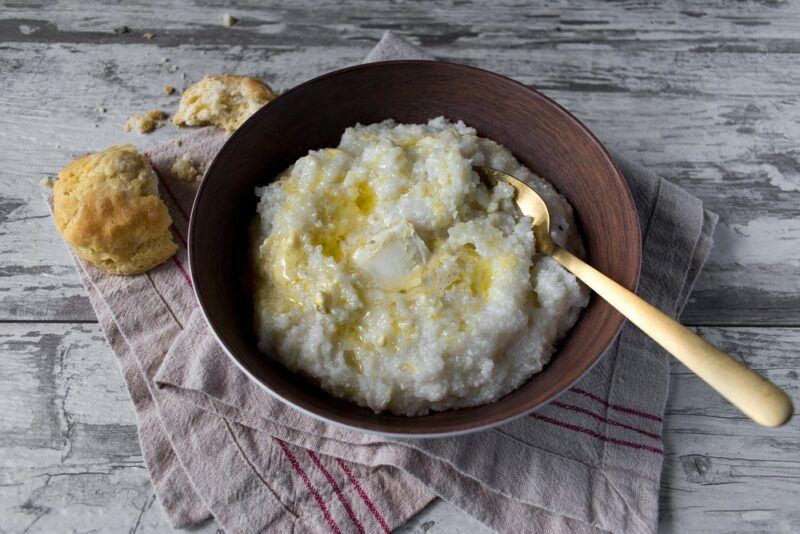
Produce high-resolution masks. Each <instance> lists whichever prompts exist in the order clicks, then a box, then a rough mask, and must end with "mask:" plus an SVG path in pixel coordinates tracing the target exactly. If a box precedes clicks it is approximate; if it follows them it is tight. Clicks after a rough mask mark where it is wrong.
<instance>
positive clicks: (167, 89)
mask: <svg viewBox="0 0 800 534" xmlns="http://www.w3.org/2000/svg"><path fill="white" fill-rule="evenodd" d="M162 91H164V94H165V95H171V94H172V93H174V92H175V88H174V87H172V86H171V85H165V86H164V88H163V89H162Z"/></svg>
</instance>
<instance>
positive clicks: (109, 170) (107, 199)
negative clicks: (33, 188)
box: [53, 145, 178, 274]
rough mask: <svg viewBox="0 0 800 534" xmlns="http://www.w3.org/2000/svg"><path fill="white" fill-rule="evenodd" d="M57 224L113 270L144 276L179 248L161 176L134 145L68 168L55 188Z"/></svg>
mask: <svg viewBox="0 0 800 534" xmlns="http://www.w3.org/2000/svg"><path fill="white" fill-rule="evenodd" d="M53 215H54V218H55V222H56V228H58V231H59V232H60V233H61V235H62V236H63V237H64V239H65V240H66V241H67V243H69V245H70V246H71V247H72V249H73V250H74V251H75V253H76V254H77V255H78V256H80V257H81V258H83V259H84V260H86V261H87V262H89V263H91V264H93V265H96V266H97V267H99V268H100V269H102V270H103V271H105V272H107V273H110V274H139V273H143V272H145V271H148V270H150V269H152V268H153V267H155V266H156V265H159V264H160V263H163V262H164V261H166V260H167V259H169V258H170V257H171V256H172V255H173V254H174V253H175V251H176V250H177V249H178V247H177V245H176V244H175V242H174V241H173V240H172V234H171V233H170V226H171V225H172V218H171V217H170V215H169V211H168V210H167V206H166V205H165V204H164V202H162V201H161V199H160V198H159V197H158V176H157V175H156V173H155V171H154V170H153V169H152V168H151V167H150V162H149V161H148V160H147V158H145V157H144V156H142V155H140V154H139V153H138V152H137V151H136V149H135V148H134V147H133V146H132V145H121V146H115V147H111V148H109V149H107V150H104V151H102V152H98V153H96V154H89V155H88V156H84V157H82V158H80V159H78V160H76V161H73V162H72V163H71V164H69V165H68V166H66V167H65V168H64V169H62V171H61V172H60V173H59V174H58V181H57V182H56V183H55V185H54V187H53Z"/></svg>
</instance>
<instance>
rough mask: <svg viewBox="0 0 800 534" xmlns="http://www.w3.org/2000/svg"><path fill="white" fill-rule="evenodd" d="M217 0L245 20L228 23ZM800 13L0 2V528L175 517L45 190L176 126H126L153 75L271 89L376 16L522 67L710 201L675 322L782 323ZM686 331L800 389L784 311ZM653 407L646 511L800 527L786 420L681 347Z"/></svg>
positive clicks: (349, 42) (792, 207)
mask: <svg viewBox="0 0 800 534" xmlns="http://www.w3.org/2000/svg"><path fill="white" fill-rule="evenodd" d="M224 12H229V13H231V14H232V15H234V16H236V17H238V18H240V22H239V24H237V25H236V26H234V27H232V28H226V27H224V26H222V24H221V23H220V20H221V19H220V17H221V15H222V13H224ZM123 26H127V27H128V29H129V31H128V32H127V33H116V32H115V31H114V30H115V28H117V29H120V28H122V27H123ZM798 27H800V4H798V3H797V2H782V1H771V0H763V1H747V2H736V3H733V2H727V1H722V0H713V1H710V2H704V3H702V4H694V3H687V2H680V1H669V2H665V3H663V4H653V3H650V2H642V1H639V0H624V1H622V2H615V3H613V4H606V3H601V2H593V1H592V2H577V1H575V2H560V3H551V2H544V1H543V0H536V1H533V2H525V3H520V2H513V1H509V0H503V1H498V2H493V3H492V4H491V5H487V4H485V3H484V2H480V1H478V0H452V1H439V2H426V3H412V2H390V1H377V2H371V1H367V0H348V1H346V2H312V1H311V0H298V1H295V2H292V3H282V5H280V4H278V3H277V2H260V1H256V0H248V1H247V2H244V1H241V0H237V1H234V2H221V1H215V0H210V1H202V2H200V1H198V2H187V1H184V2H174V3H170V4H169V5H162V3H156V2H153V1H146V0H135V1H134V2H126V3H125V5H113V6H111V5H108V6H106V5H102V4H99V3H97V2H93V1H81V2H78V1H76V0H63V1H55V0H41V1H30V2H20V1H16V2H0V80H2V91H0V155H2V156H1V157H2V165H0V255H1V256H0V257H2V260H0V322H5V324H0V335H2V340H1V341H0V347H2V354H3V358H2V359H0V409H2V411H0V413H2V415H0V476H1V477H2V478H0V519H2V521H0V523H1V524H2V527H0V528H3V529H4V530H8V531H10V532H21V531H24V530H25V529H26V528H27V529H28V531H29V532H51V531H54V530H61V531H63V530H70V529H75V530H82V531H83V530H91V529H97V530H105V531H112V530H114V531H118V530H131V531H134V530H135V531H139V532H142V531H149V532H156V531H159V532H160V531H165V530H166V529H167V525H166V523H165V522H164V518H163V515H162V513H161V511H160V510H159V509H158V506H157V505H156V506H154V505H153V499H152V490H151V489H150V486H149V483H148V481H147V475H146V472H145V470H144V469H143V467H142V463H141V456H140V455H139V453H138V447H137V446H136V441H135V421H134V415H133V412H132V409H131V407H130V403H129V400H128V399H127V393H126V392H125V391H124V386H123V385H122V379H121V377H120V376H119V372H118V370H117V368H116V363H115V362H113V354H112V353H111V351H110V350H109V349H108V348H106V347H105V345H104V342H103V340H102V335H101V334H100V332H99V330H98V328H97V326H96V325H94V324H80V323H81V322H87V323H92V322H94V314H93V313H92V310H91V307H90V306H89V303H88V300H87V299H86V298H85V296H84V293H83V289H82V288H81V286H80V282H79V280H78V277H77V276H76V275H75V273H74V271H73V267H72V265H71V263H70V260H69V256H68V255H67V253H66V250H65V249H64V247H63V245H62V244H61V242H60V240H59V239H58V236H57V234H56V232H55V229H54V228H53V225H52V222H51V221H50V219H49V218H48V214H47V210H46V207H45V205H44V202H42V201H41V195H42V190H41V189H40V188H39V186H38V185H37V183H38V181H39V179H40V178H41V177H42V176H46V175H52V174H53V173H55V172H56V171H57V170H58V169H59V168H61V167H62V166H63V165H65V164H66V163H68V162H69V161H70V160H71V159H72V158H73V157H74V156H76V155H78V154H81V153H83V152H86V151H88V150H94V149H101V148H105V147H106V146H108V145H110V144H114V143H120V142H126V141H132V142H134V143H136V144H137V146H139V147H141V148H146V147H147V146H150V145H152V144H154V143H156V142H158V141H159V140H164V139H168V138H169V137H170V136H172V135H174V130H172V128H171V127H165V128H163V129H162V130H159V131H157V132H156V133H154V134H153V135H151V136H137V135H133V134H124V133H123V132H122V125H123V123H124V121H125V119H126V118H127V117H128V116H129V115H130V114H132V113H138V112H141V111H144V110H147V109H151V108H153V107H162V108H164V109H167V110H168V111H171V110H174V109H175V106H176V103H177V97H167V96H164V95H162V94H161V87H162V86H163V85H164V84H170V85H174V86H176V87H178V88H182V87H185V86H186V85H187V84H188V83H189V82H191V81H194V80H197V79H199V78H200V77H201V76H202V75H204V74H206V73H211V74H213V73H218V72H234V73H241V74H251V75H254V76H258V77H262V78H263V79H265V80H267V81H268V82H270V83H271V84H272V85H273V86H274V87H275V88H277V89H285V88H288V87H291V86H293V85H295V84H297V83H298V82H300V81H303V80H306V79H308V78H311V77H312V76H314V75H316V74H319V73H321V72H325V71H328V70H331V69H334V68H339V67H343V66H346V65H350V64H354V63H357V62H359V61H360V60H361V59H362V58H363V57H364V55H366V53H367V52H368V51H369V49H370V48H371V47H372V46H373V45H374V44H375V43H376V42H377V40H378V39H379V37H380V35H381V34H382V33H383V31H384V30H385V29H391V30H393V31H395V32H397V33H398V34H400V35H403V36H405V37H407V38H409V39H410V40H411V41H412V42H415V43H417V44H420V45H423V46H424V47H425V48H426V49H427V50H428V51H430V52H431V53H432V54H434V55H435V56H436V57H438V58H442V59H447V60H452V61H458V62H464V63H468V64H472V65H476V66H480V67H484V68H488V69H491V70H495V71H497V72H500V73H502V74H506V75H509V76H512V77H514V78H516V79H519V80H521V81H523V82H525V83H529V84H533V85H534V86H536V87H537V88H539V89H541V90H542V91H543V92H544V93H545V94H547V95H548V96H551V97H552V98H554V99H556V100H557V101H558V102H560V103H562V104H563V105H565V106H566V107H567V108H568V109H570V110H572V111H574V112H575V113H576V115H577V116H578V117H579V118H580V119H581V120H583V121H585V122H586V123H587V124H588V125H589V126H590V128H592V129H593V130H594V131H595V133H597V134H598V136H600V138H601V139H602V140H603V141H604V142H605V143H606V145H607V146H608V147H609V148H611V149H614V150H617V151H619V152H620V153H622V154H625V155H626V156H628V157H629V159H631V160H633V161H636V162H639V163H643V164H645V165H646V166H648V167H649V168H650V169H652V170H654V171H655V172H658V173H660V174H662V175H664V176H666V177H669V178H671V179H673V180H675V181H676V182H677V183H679V184H680V185H681V186H683V187H685V188H687V189H688V190H690V191H691V192H692V193H694V194H696V195H698V196H700V197H701V198H702V199H703V201H704V202H705V203H706V205H707V206H708V207H709V208H711V209H713V210H715V211H717V212H718V213H720V215H721V223H720V226H719V227H718V230H717V234H716V245H715V248H714V251H713V253H712V258H711V260H710V262H709V264H708V265H707V267H706V269H705V270H704V272H703V274H702V276H701V278H700V280H699V282H698V285H697V287H696V290H695V292H694V294H693V295H692V297H691V302H690V304H689V306H688V307H687V309H686V310H685V312H684V314H683V317H682V319H683V321H684V322H688V323H691V324H695V325H742V326H748V325H749V326H753V327H755V326H773V327H777V326H785V327H790V326H795V327H796V326H800V217H798V215H800V148H798V147H800V142H798V141H800V94H798V91H797V87H798V86H800V83H799V82H800V32H798V31H797V28H798ZM148 31H150V32H153V33H154V34H155V37H154V39H152V40H146V39H145V38H143V37H142V34H143V33H144V32H148ZM162 58H166V59H167V61H166V62H162ZM9 321H22V322H21V323H13V322H9ZM42 321H63V322H64V324H42V323H41V322H42ZM702 333H703V335H709V336H710V340H711V341H712V342H715V343H720V344H721V345H722V347H723V348H724V349H725V350H726V351H728V352H730V353H732V354H738V355H743V356H745V359H746V360H747V362H748V363H749V364H750V365H752V366H754V367H756V368H758V369H762V370H764V371H766V372H767V374H768V376H769V377H770V378H771V379H773V380H775V381H776V382H778V384H780V385H783V386H786V387H787V388H789V390H790V392H791V394H792V396H793V397H794V398H795V399H797V398H798V392H797V387H798V377H797V359H796V353H797V347H798V346H800V332H798V330H797V329H794V328H735V329H734V328H705V329H703V330H702ZM666 424H667V431H666V436H665V441H666V444H665V445H666V448H667V450H668V452H669V454H668V456H667V458H666V463H665V471H664V483H663V488H662V499H661V501H662V520H661V525H662V530H664V531H665V532H700V531H702V532H743V531H753V530H759V531H797V530H800V517H799V516H800V507H798V505H797V502H798V501H799V500H800V499H798V498H797V497H798V495H797V492H798V487H800V484H799V483H798V480H800V479H798V478H797V476H798V474H797V466H798V465H800V459H799V458H798V447H797V443H798V437H799V436H798V435H797V433H798V428H797V423H796V422H793V423H792V424H791V425H790V426H789V427H787V428H785V429H781V430H780V431H778V432H777V433H773V431H763V430H761V429H757V428H756V427H755V426H752V425H751V424H749V423H747V422H746V421H744V420H743V419H741V418H740V417H739V416H738V415H737V414H736V413H735V412H734V411H733V410H732V408H730V407H729V406H727V405H725V404H724V403H721V402H720V401H719V399H718V398H717V397H716V396H714V395H713V394H712V393H710V391H709V390H707V388H705V386H703V385H702V384H701V383H700V382H699V381H698V380H697V379H695V378H694V377H692V376H691V375H689V374H687V373H686V371H685V370H683V369H682V368H681V367H680V366H677V365H676V366H675V367H674V368H673V374H672V394H671V399H670V408H669V413H668V415H667V422H666ZM62 457H63V458H62ZM67 472H68V473H70V474H63V473H67ZM72 473H76V474H72ZM48 475H49V476H48ZM72 496H74V497H72ZM34 521H35V522H34ZM206 528H207V529H212V530H213V529H214V528H215V527H214V526H213V525H209V526H207V527H206ZM459 529H462V530H464V529H468V530H469V531H476V532H477V531H479V529H478V527H476V525H475V523H474V522H471V520H470V519H469V518H468V517H466V516H464V515H463V514H462V513H460V512H459V511H458V510H457V509H455V508H453V507H452V506H450V505H447V504H445V503H441V502H437V503H435V504H434V505H432V506H431V507H429V508H428V509H426V510H425V511H424V512H423V513H421V514H420V515H419V516H418V517H417V518H415V519H413V520H412V521H410V522H409V524H408V525H407V528H406V529H404V531H407V532H417V533H422V532H428V533H431V532H433V533H436V532H440V533H443V532H454V531H457V530H459Z"/></svg>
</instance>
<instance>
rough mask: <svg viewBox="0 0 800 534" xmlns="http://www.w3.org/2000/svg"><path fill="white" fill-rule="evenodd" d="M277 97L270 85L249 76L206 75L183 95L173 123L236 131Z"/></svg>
mask: <svg viewBox="0 0 800 534" xmlns="http://www.w3.org/2000/svg"><path fill="white" fill-rule="evenodd" d="M274 98H275V93H274V92H273V91H272V89H271V88H270V87H269V86H268V85H266V84H265V83H263V82H260V81H258V80H255V79H253V78H248V77H247V76H227V75H218V76H206V77H205V78H203V79H202V80H200V81H199V82H197V83H196V84H194V85H192V86H191V87H189V88H188V89H186V90H185V91H184V92H183V94H182V95H181V101H180V104H179V105H178V112H177V113H176V114H175V116H174V117H173V118H172V122H174V123H175V124H176V125H178V126H206V125H209V124H213V125H215V126H219V127H220V128H223V129H224V130H226V131H228V132H233V131H234V130H236V129H237V128H238V127H239V126H241V125H242V123H243V122H244V121H246V120H247V119H248V118H249V117H250V115H252V114H253V113H255V112H256V111H258V110H259V109H260V108H261V106H263V105H264V104H266V103H268V102H270V101H272V100H273V99H274Z"/></svg>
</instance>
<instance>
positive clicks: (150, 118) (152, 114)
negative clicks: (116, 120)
mask: <svg viewBox="0 0 800 534" xmlns="http://www.w3.org/2000/svg"><path fill="white" fill-rule="evenodd" d="M167 117H169V115H167V114H166V112H164V111H161V110H160V109H151V110H150V111H148V112H147V113H140V114H138V115H132V116H131V117H130V118H129V119H128V120H127V121H126V122H125V131H126V132H130V131H131V130H136V131H137V132H139V133H150V132H152V131H153V130H155V129H156V128H161V127H162V126H163V125H164V121H165V120H166V119H167Z"/></svg>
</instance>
